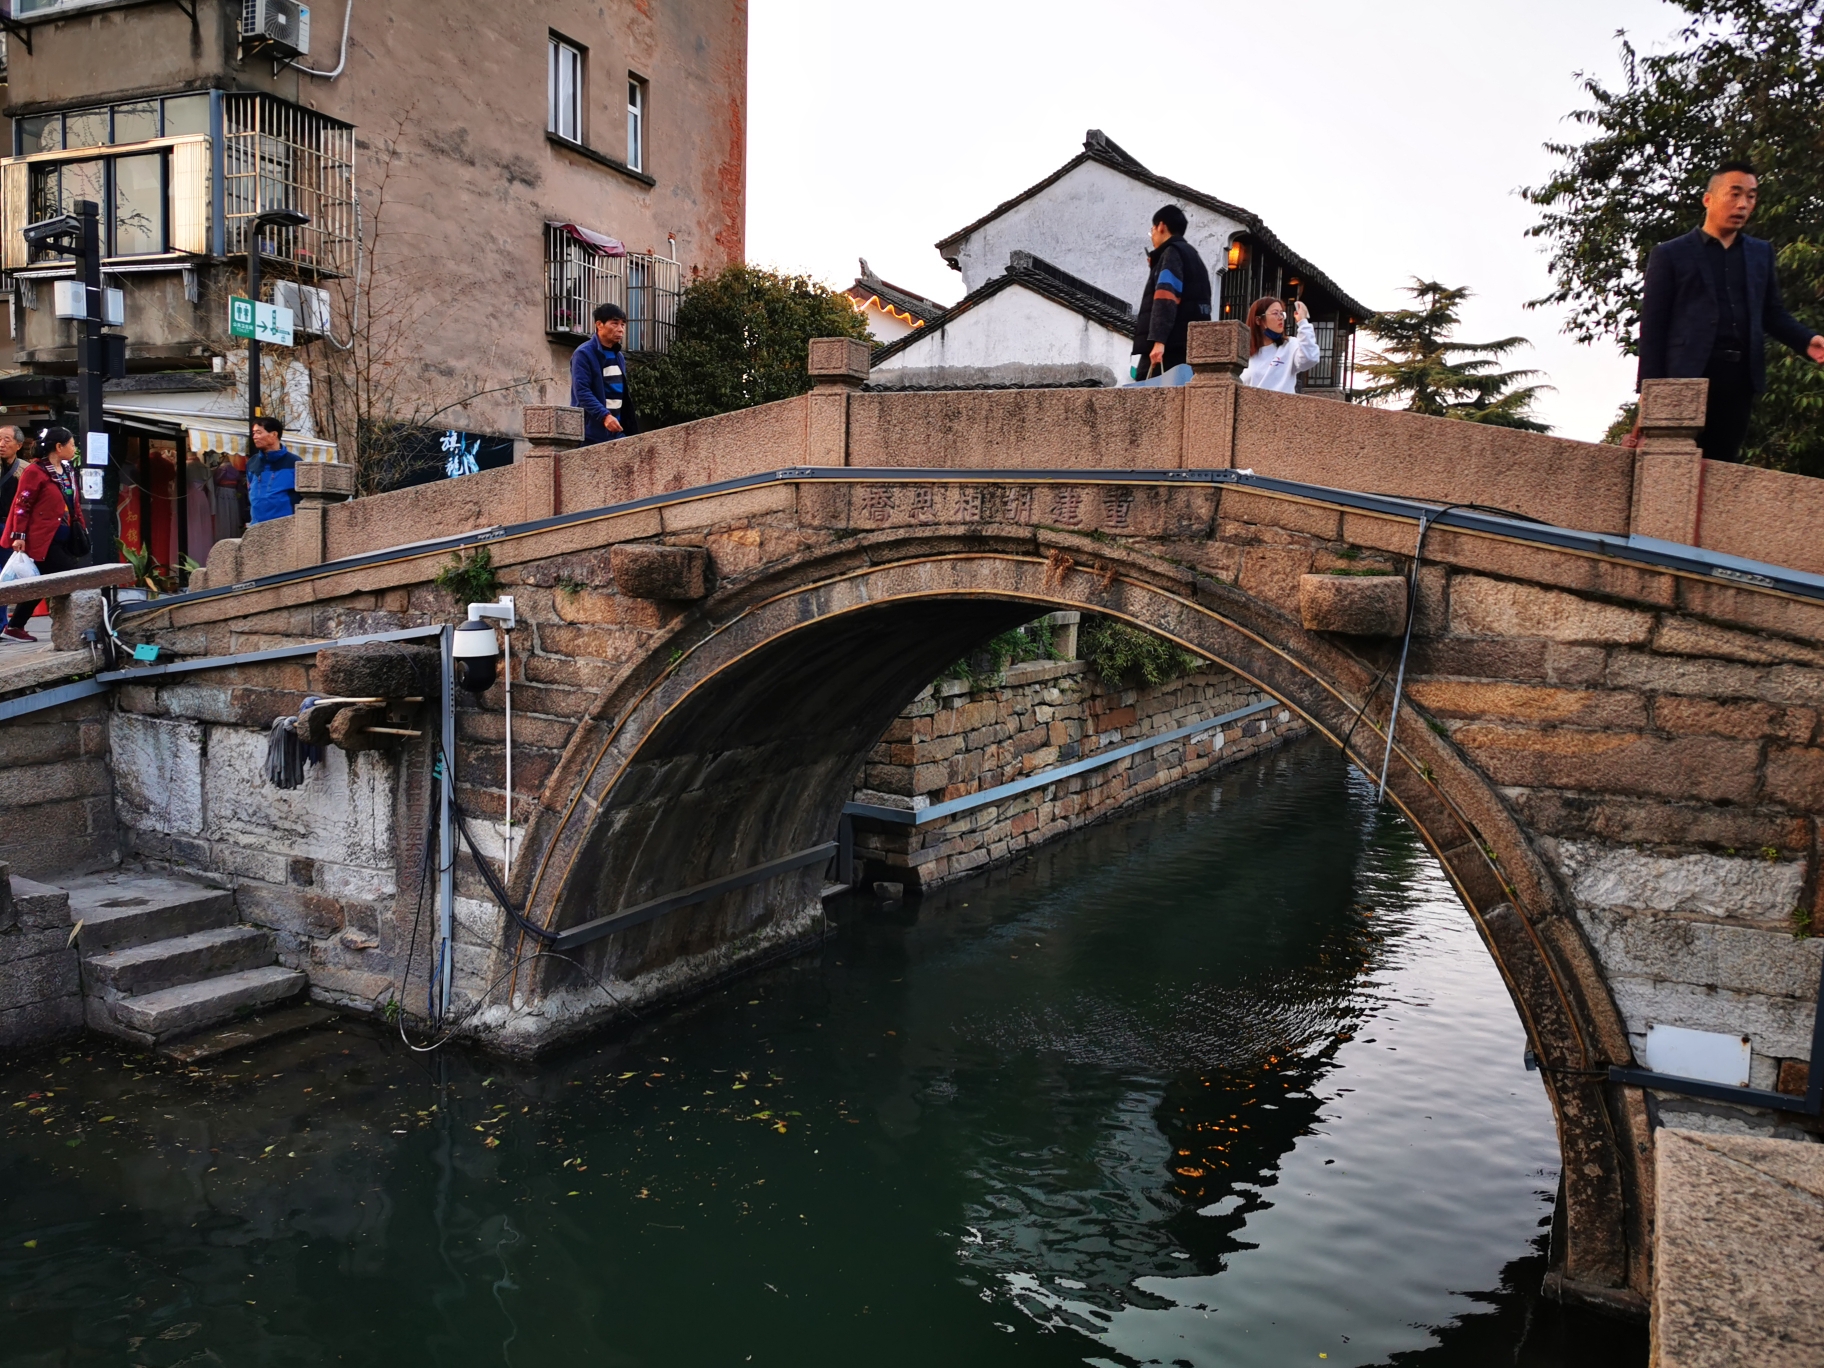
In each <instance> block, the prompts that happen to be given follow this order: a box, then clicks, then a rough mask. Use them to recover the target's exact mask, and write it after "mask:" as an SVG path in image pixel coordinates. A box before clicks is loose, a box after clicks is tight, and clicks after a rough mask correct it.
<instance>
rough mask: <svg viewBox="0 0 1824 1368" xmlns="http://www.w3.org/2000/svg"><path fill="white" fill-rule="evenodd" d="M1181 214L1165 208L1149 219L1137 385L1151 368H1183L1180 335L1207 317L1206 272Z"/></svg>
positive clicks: (1136, 348)
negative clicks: (1150, 236) (1150, 245)
mask: <svg viewBox="0 0 1824 1368" xmlns="http://www.w3.org/2000/svg"><path fill="white" fill-rule="evenodd" d="M1184 228H1185V217H1184V210H1182V209H1180V208H1179V207H1178V206H1177V205H1175V204H1168V205H1166V206H1165V208H1163V209H1161V210H1160V211H1159V212H1158V213H1156V214H1154V215H1153V250H1152V251H1151V252H1149V253H1148V254H1147V258H1146V259H1147V262H1148V263H1149V264H1150V266H1151V267H1152V269H1151V270H1150V271H1149V272H1148V273H1147V277H1146V290H1145V292H1144V293H1142V294H1141V296H1140V326H1139V327H1137V328H1135V329H1134V354H1135V355H1136V356H1138V357H1139V358H1140V361H1139V363H1138V364H1137V365H1136V366H1135V368H1134V370H1135V375H1134V378H1135V379H1136V380H1144V379H1145V378H1146V377H1147V376H1148V375H1150V374H1151V373H1152V369H1153V367H1154V366H1158V367H1159V368H1160V369H1162V370H1170V369H1171V368H1172V367H1173V366H1181V365H1183V364H1184V334H1185V330H1186V329H1187V328H1189V327H1190V326H1191V324H1193V323H1202V322H1206V321H1208V319H1209V317H1210V273H1209V271H1208V270H1206V269H1205V268H1204V264H1203V258H1202V257H1200V256H1198V255H1197V249H1196V248H1195V247H1193V246H1191V244H1190V243H1188V242H1186V241H1185V240H1184Z"/></svg>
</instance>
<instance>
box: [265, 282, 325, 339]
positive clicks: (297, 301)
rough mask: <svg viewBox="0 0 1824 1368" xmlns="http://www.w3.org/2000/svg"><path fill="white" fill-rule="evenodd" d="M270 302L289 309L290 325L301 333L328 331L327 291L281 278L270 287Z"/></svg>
mask: <svg viewBox="0 0 1824 1368" xmlns="http://www.w3.org/2000/svg"><path fill="white" fill-rule="evenodd" d="M272 302H273V303H274V304H277V305H278V306H279V307H280V308H281V309H290V310H291V326H292V327H293V328H295V329H296V330H297V331H299V332H302V333H317V334H319V335H321V334H323V333H326V332H328V331H329V291H328V290H325V289H321V288H319V287H318V286H315V285H300V284H299V283H298V282H297V281H295V280H281V281H278V282H276V283H275V284H274V285H273V287H272Z"/></svg>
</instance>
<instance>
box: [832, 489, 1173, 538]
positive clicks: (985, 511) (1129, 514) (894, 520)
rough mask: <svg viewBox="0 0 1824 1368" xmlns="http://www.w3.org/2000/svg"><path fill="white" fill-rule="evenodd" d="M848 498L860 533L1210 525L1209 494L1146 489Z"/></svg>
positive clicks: (1138, 530) (858, 492)
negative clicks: (912, 527) (933, 528)
mask: <svg viewBox="0 0 1824 1368" xmlns="http://www.w3.org/2000/svg"><path fill="white" fill-rule="evenodd" d="M832 493H835V494H836V497H838V498H839V499H840V498H841V497H842V495H841V494H840V493H838V492H836V491H832ZM847 499H848V510H849V513H848V520H849V522H850V524H851V525H853V526H855V527H859V528H884V527H891V526H905V525H925V526H931V525H943V526H958V525H961V526H971V525H996V524H998V525H1003V526H1005V525H1007V524H1014V525H1017V526H1025V527H1057V528H1064V529H1068V530H1070V531H1073V532H1091V531H1107V532H1125V533H1132V534H1134V535H1138V536H1157V535H1159V534H1161V533H1165V532H1168V529H1169V530H1170V531H1171V532H1175V533H1181V532H1191V533H1195V532H1196V531H1198V530H1199V528H1198V526H1194V525H1192V524H1201V523H1202V522H1203V520H1205V519H1207V517H1208V513H1207V511H1206V505H1207V502H1208V500H1209V495H1208V492H1207V491H1192V490H1166V489H1160V488H1156V487H1152V486H1145V485H1139V486H1136V485H1104V484H960V483H959V484H943V483H930V484H922V483H910V482H909V483H906V484H857V485H854V486H852V487H851V488H850V489H849V490H848V491H847ZM1174 500H1175V501H1176V502H1174ZM1193 506H1194V507H1193ZM832 516H836V517H840V514H839V513H835V512H834V511H832Z"/></svg>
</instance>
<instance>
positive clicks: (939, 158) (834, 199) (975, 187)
mask: <svg viewBox="0 0 1824 1368" xmlns="http://www.w3.org/2000/svg"><path fill="white" fill-rule="evenodd" d="M1681 18H1682V15H1681V12H1680V11H1678V10H1677V9H1675V8H1674V7H1673V6H1671V5H1670V4H1667V3H1664V0H1531V3H1524V4H1523V3H1519V2H1518V0H1469V3H1465V2H1464V0H1451V2H1450V3H1433V2H1432V0H1377V2H1376V3H1373V4H1361V3H1349V4H1344V3H1335V2H1334V0H1303V3H1300V4H1297V5H1285V4H1281V5H1273V4H1256V5H1248V6H1243V5H1237V4H1233V3H1230V4H1225V5H1214V4H1208V3H1199V2H1198V0H1178V2H1177V3H1173V4H1154V5H1135V6H1131V7H1116V6H1110V5H1107V4H1087V3H1080V2H1079V0H1043V2H1042V3H1041V2H1040V0H974V2H973V3H959V2H958V0H919V3H906V2H905V0H870V2H869V3H865V4H860V3H855V0H846V3H830V2H829V0H753V2H752V7H751V10H750V28H749V70H748V95H749V105H748V117H749V123H748V173H747V174H748V179H747V196H748V199H747V206H748V207H747V254H748V259H749V260H750V261H753V262H756V263H758V264H761V265H765V266H771V267H776V268H780V269H785V270H790V271H794V272H804V273H807V274H809V275H812V276H815V277H817V278H818V279H820V280H822V281H824V282H826V283H828V284H830V285H833V286H836V287H838V288H846V287H847V286H848V284H849V283H850V282H851V281H852V280H853V279H854V278H855V274H856V258H857V257H862V256H865V257H867V258H868V263H869V265H871V266H872V267H873V268H874V270H875V271H876V272H878V273H879V274H880V275H881V276H883V277H885V278H886V279H887V280H890V281H892V282H893V283H895V284H897V285H901V286H904V287H905V288H907V289H910V290H915V291H917V292H918V293H921V294H924V295H927V296H929V297H931V298H933V299H936V300H938V301H939V302H940V303H945V304H948V303H953V302H954V301H955V300H956V299H958V298H960V297H961V295H962V293H963V290H962V277H961V276H960V275H958V274H957V273H956V272H954V271H952V270H951V269H950V268H949V267H948V266H947V265H946V264H945V263H944V261H943V259H942V258H941V257H939V256H938V254H937V250H936V248H935V247H934V246H933V244H934V243H935V242H936V241H937V240H938V239H939V238H941V237H943V236H944V235H946V234H947V233H950V232H953V231H955V230H956V229H958V228H961V227H962V226H963V225H964V224H967V223H969V222H971V221H973V220H974V219H976V218H978V217H980V216H981V215H982V214H983V213H985V212H987V211H988V210H989V209H992V208H993V207H994V206H995V205H997V204H999V203H1000V202H1001V201H1002V200H1005V199H1008V198H1010V197H1011V196H1013V195H1015V194H1017V193H1018V192H1019V191H1021V190H1023V189H1025V188H1026V187H1027V186H1029V185H1031V184H1033V183H1034V182H1036V181H1038V180H1041V179H1043V178H1044V177H1045V176H1047V175H1049V174H1050V173H1051V172H1052V171H1055V170H1056V169H1057V168H1058V167H1060V166H1062V165H1063V164H1064V163H1065V162H1066V161H1068V160H1069V159H1070V158H1071V157H1073V156H1075V155H1076V154H1077V152H1078V151H1080V150H1081V147H1082V142H1083V134H1084V131H1085V130H1086V129H1089V128H1100V129H1102V130H1103V131H1104V132H1105V133H1107V134H1108V136H1109V137H1111V138H1113V139H1114V140H1115V141H1116V142H1117V143H1119V144H1120V145H1121V146H1122V147H1124V148H1126V149H1127V150H1128V151H1129V152H1131V153H1132V154H1133V155H1134V156H1135V157H1137V158H1139V160H1140V161H1141V162H1142V163H1144V164H1145V165H1146V166H1147V167H1149V168H1150V169H1151V170H1153V171H1154V172H1155V173H1156V174H1159V175H1162V176H1165V177H1168V178H1170V179H1172V180H1176V181H1179V182H1181V183H1183V184H1186V185H1191V186H1194V187H1196V188H1197V189H1199V190H1202V191H1203V192H1205V193H1206V194H1209V195H1213V196H1215V197H1217V198H1218V199H1223V200H1227V201H1229V202H1231V203H1234V204H1239V205H1242V206H1244V207H1246V208H1248V209H1250V210H1252V211H1253V212H1254V213H1256V214H1257V215H1259V216H1260V217H1261V218H1262V219H1263V220H1265V222H1266V223H1267V225H1268V226H1269V227H1270V228H1272V229H1273V231H1274V232H1276V233H1277V234H1278V235H1279V236H1280V237H1281V238H1282V239H1283V240H1284V241H1285V242H1286V243H1287V244H1288V245H1289V246H1290V247H1291V248H1292V249H1293V250H1294V251H1296V252H1298V253H1299V254H1300V255H1302V256H1304V257H1305V258H1307V259H1308V260H1310V261H1311V262H1312V263H1313V264H1314V265H1316V266H1317V267H1318V268H1319V269H1321V270H1323V271H1324V272H1326V273H1327V274H1328V275H1329V276H1330V277H1331V278H1332V279H1334V280H1335V281H1337V282H1338V283H1339V284H1340V285H1341V286H1342V287H1343V288H1344V289H1346V290H1348V291H1349V292H1350V293H1351V294H1353V295H1354V296H1355V297H1356V298H1357V299H1360V300H1361V301H1363V303H1365V304H1367V305H1369V306H1370V307H1374V308H1398V307H1402V306H1403V305H1404V304H1405V303H1407V302H1408V301H1407V299H1406V297H1405V296H1404V295H1402V294H1401V292H1400V287H1401V286H1402V285H1404V284H1406V283H1408V282H1409V281H1410V280H1411V278H1412V277H1413V276H1415V275H1416V276H1421V277H1423V278H1425V279H1428V280H1438V281H1442V282H1444V283H1445V284H1448V285H1467V286H1469V287H1470V288H1471V289H1472V290H1473V291H1475V297H1474V298H1472V299H1471V300H1469V302H1468V303H1467V305H1466V306H1465V309H1464V319H1463V327H1462V329H1461V331H1460V333H1459V336H1460V337H1461V338H1462V339H1464V340H1468V341H1480V340H1484V339H1488V338H1495V337H1507V336H1511V335H1514V334H1519V335H1521V336H1524V337H1526V338H1528V339H1530V340H1531V342H1532V343H1533V346H1532V347H1531V348H1530V349H1523V350H1522V351H1521V352H1519V353H1518V354H1517V355H1516V358H1515V359H1514V360H1513V361H1512V362H1511V364H1513V365H1517V366H1531V367H1536V368H1538V369H1539V370H1541V371H1543V372H1545V374H1544V376H1543V377H1542V378H1543V379H1544V380H1545V381H1547V382H1549V383H1550V384H1551V385H1553V386H1554V389H1553V390H1552V391H1551V392H1548V393H1546V394H1544V395H1542V396H1541V400H1540V402H1539V404H1538V406H1537V412H1538V414H1539V416H1540V417H1541V418H1542V419H1543V420H1544V421H1546V422H1548V423H1550V424H1551V425H1552V428H1553V430H1554V431H1556V432H1558V433H1560V434H1561V435H1563V436H1567V437H1580V438H1585V439H1589V440H1595V439H1598V438H1600V437H1601V435H1602V433H1603V431H1604V429H1605V428H1607V426H1608V425H1609V423H1610V421H1611V420H1612V419H1613V418H1614V416H1615V412H1616V410H1617V408H1618V407H1619V406H1620V405H1621V404H1622V403H1623V402H1625V401H1626V400H1627V399H1628V398H1630V397H1631V394H1632V390H1633V375H1634V367H1633V362H1632V361H1631V360H1628V359H1626V358H1623V357H1622V356H1621V354H1620V352H1619V350H1618V349H1617V348H1616V347H1614V346H1613V345H1610V344H1602V345H1599V346H1595V347H1585V346H1580V345H1578V344H1576V343H1574V342H1572V341H1571V340H1570V339H1569V338H1568V337H1565V336H1564V335H1563V334H1562V333H1561V331H1560V329H1561V327H1562V324H1563V321H1564V316H1563V314H1562V312H1560V311H1558V310H1555V309H1537V310H1528V309H1527V308H1526V307H1525V304H1526V301H1527V300H1529V299H1534V298H1537V297H1538V296H1540V295H1542V294H1544V293H1546V291H1547V290H1548V289H1549V288H1550V277H1549V276H1548V274H1547V270H1546V259H1545V256H1544V255H1543V253H1542V251H1541V246H1542V244H1541V243H1540V242H1539V241H1538V240H1536V239H1532V238H1528V237H1526V236H1525V232H1526V229H1527V228H1528V227H1529V226H1530V225H1531V224H1532V223H1533V222H1534V221H1535V217H1536V213H1537V211H1536V210H1534V209H1533V208H1532V206H1530V205H1528V204H1527V203H1526V202H1525V201H1524V200H1522V199H1521V198H1520V196H1519V194H1518V193H1517V191H1518V189H1519V187H1521V186H1526V185H1534V184H1538V183H1539V182H1541V181H1542V180H1544V179H1545V178H1546V177H1547V176H1548V175H1549V174H1550V172H1551V170H1552V168H1553V166H1554V164H1555V159H1554V158H1553V157H1552V156H1551V154H1549V153H1547V152H1546V151H1545V150H1544V148H1543V147H1542V144H1543V143H1545V142H1547V141H1549V140H1552V139H1564V140H1568V141H1573V142H1575V141H1579V140H1581V137H1582V136H1583V135H1582V134H1581V131H1580V130H1579V128H1578V127H1577V126H1575V125H1572V124H1570V123H1569V122H1568V121H1567V120H1566V117H1565V116H1566V115H1567V114H1569V113H1570V112H1571V111H1572V110H1574V109H1576V108H1579V107H1580V106H1581V105H1582V104H1583V103H1584V100H1583V97H1582V96H1581V94H1580V92H1579V90H1578V73H1589V74H1591V75H1595V76H1597V77H1599V78H1601V79H1602V80H1604V81H1605V82H1609V83H1613V82H1615V81H1616V80H1617V79H1618V77H1619V71H1620V61H1619V55H1618V52H1619V49H1618V43H1617V40H1616V33H1617V31H1618V30H1626V31H1627V33H1628V35H1629V37H1630V38H1631V39H1632V41H1633V42H1634V43H1635V45H1636V46H1637V47H1641V48H1645V49H1649V50H1651V49H1655V48H1664V47H1665V46H1667V45H1669V43H1670V41H1671V39H1672V37H1673V35H1674V33H1675V32H1676V31H1677V29H1678V27H1679V25H1680V21H1681ZM1693 213H1694V217H1693V223H1694V224H1695V222H1696V221H1697V216H1698V215H1701V209H1698V208H1696V207H1695V206H1694V210H1693ZM1146 229H1147V225H1146V224H1136V225H1135V229H1134V231H1135V236H1136V239H1138V238H1140V237H1141V236H1143V235H1144V234H1145V232H1146Z"/></svg>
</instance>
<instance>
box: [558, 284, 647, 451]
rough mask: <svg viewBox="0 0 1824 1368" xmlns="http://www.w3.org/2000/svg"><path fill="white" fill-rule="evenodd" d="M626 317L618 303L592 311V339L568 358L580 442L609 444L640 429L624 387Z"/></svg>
mask: <svg viewBox="0 0 1824 1368" xmlns="http://www.w3.org/2000/svg"><path fill="white" fill-rule="evenodd" d="M626 341H627V315H626V314H625V313H624V312H623V311H622V309H621V306H620V305H618V304H598V305H596V308H595V336H594V337H592V338H591V339H590V340H589V341H587V342H585V343H583V345H582V346H580V347H578V348H577V349H576V354H575V355H574V356H572V357H571V358H570V405H571V407H572V408H580V409H581V410H582V411H583V441H584V442H585V443H593V442H612V441H613V440H614V439H615V438H617V437H626V436H629V435H630V434H632V433H635V432H638V431H639V430H640V420H639V416H638V415H637V414H635V413H634V411H633V396H632V394H631V393H630V392H629V390H628V386H627V353H626V352H625V351H623V350H622V345H623V344H624V343H625V342H626Z"/></svg>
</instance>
